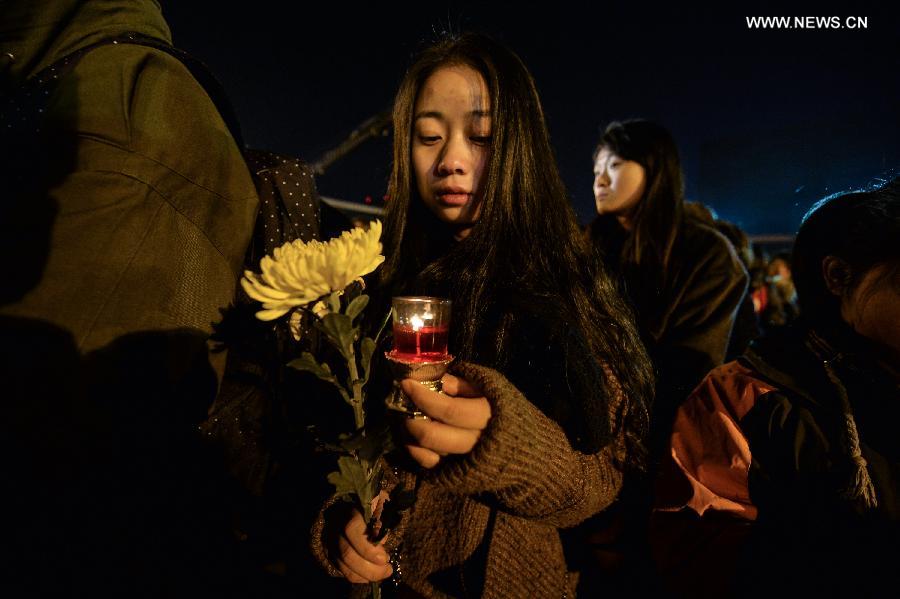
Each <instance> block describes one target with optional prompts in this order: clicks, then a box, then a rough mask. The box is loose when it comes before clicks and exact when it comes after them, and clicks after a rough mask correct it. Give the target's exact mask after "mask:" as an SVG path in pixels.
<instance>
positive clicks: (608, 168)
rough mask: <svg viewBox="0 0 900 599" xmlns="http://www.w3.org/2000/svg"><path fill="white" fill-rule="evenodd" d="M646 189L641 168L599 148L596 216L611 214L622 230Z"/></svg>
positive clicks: (595, 170) (596, 180)
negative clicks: (616, 218) (617, 220)
mask: <svg viewBox="0 0 900 599" xmlns="http://www.w3.org/2000/svg"><path fill="white" fill-rule="evenodd" d="M646 186H647V173H646V172H645V170H644V167H643V166H641V165H640V164H638V163H637V162H635V161H633V160H625V159H624V158H622V157H621V156H619V155H618V154H616V153H614V152H611V151H610V150H609V148H601V149H600V152H599V153H598V154H597V159H596V160H595V161H594V202H595V203H596V206H597V214H613V215H615V216H616V217H618V219H619V222H620V223H622V225H623V226H625V228H631V221H630V217H631V215H632V214H633V213H634V209H635V208H636V207H637V205H638V202H639V201H640V200H641V197H642V196H643V195H644V189H645V188H646Z"/></svg>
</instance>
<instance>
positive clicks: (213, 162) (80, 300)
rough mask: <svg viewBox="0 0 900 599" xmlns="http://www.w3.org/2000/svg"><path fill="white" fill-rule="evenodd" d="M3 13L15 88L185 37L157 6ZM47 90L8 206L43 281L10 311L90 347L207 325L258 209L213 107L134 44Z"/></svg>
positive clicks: (121, 0) (173, 63)
mask: <svg viewBox="0 0 900 599" xmlns="http://www.w3.org/2000/svg"><path fill="white" fill-rule="evenodd" d="M3 10H4V13H5V14H4V18H3V20H2V24H0V53H6V52H9V53H10V54H12V55H13V56H14V57H15V58H14V60H13V62H12V65H11V68H9V69H7V73H6V86H7V87H10V86H11V87H13V89H15V86H16V85H19V84H21V83H22V82H23V81H25V80H26V79H28V78H32V81H34V78H35V76H37V75H38V74H40V73H42V72H43V75H42V77H43V78H50V79H53V78H54V76H55V75H56V73H55V72H54V73H47V72H46V71H45V69H46V68H47V67H48V66H50V65H52V64H54V63H56V62H57V61H58V60H59V59H60V58H62V57H64V56H67V55H69V54H71V53H72V52H74V51H76V50H78V49H80V48H83V47H86V46H88V45H91V44H93V43H96V42H98V41H100V40H103V39H107V38H110V37H113V36H116V35H120V34H122V33H125V32H137V33H140V34H142V35H145V36H149V37H151V38H153V39H154V40H158V41H160V42H164V43H169V44H170V43H171V41H172V40H171V34H170V32H169V28H168V25H167V24H166V22H165V20H164V19H163V16H162V14H161V12H160V9H159V5H158V4H157V3H156V2H152V1H150V0H104V1H94V0H88V1H84V0H82V1H74V0H62V1H59V0H57V1H33V0H29V1H17V0H13V1H11V2H7V3H4V8H3ZM7 60H9V59H8V58H7ZM10 82H11V83H10ZM47 92H48V93H47V97H46V106H45V107H43V108H42V109H41V115H42V120H41V121H40V122H39V123H38V125H39V126H36V127H35V133H34V135H35V136H38V137H37V138H36V139H38V140H39V148H40V150H39V151H38V152H35V153H34V154H35V155H34V156H33V157H32V158H31V159H30V160H31V163H30V166H31V167H33V168H34V172H33V173H29V175H28V178H29V181H28V183H29V186H28V187H29V188H28V189H24V188H17V187H15V186H14V187H13V195H14V196H15V197H12V198H7V200H6V201H7V202H11V203H12V204H10V205H11V206H13V207H12V208H9V207H7V208H5V211H6V216H7V217H11V218H9V220H10V221H14V222H15V223H16V224H15V225H14V226H12V225H4V227H3V228H4V236H5V238H6V240H5V242H4V245H9V246H10V247H9V249H10V250H12V251H14V252H16V253H17V255H18V256H19V257H22V258H24V259H25V260H26V262H28V261H29V260H30V261H31V262H32V263H33V264H31V266H30V267H29V270H30V272H32V273H33V274H34V276H33V280H31V281H28V282H27V284H26V283H23V282H22V281H18V282H17V284H18V287H19V288H18V289H16V290H14V291H15V292H16V293H14V294H13V295H12V296H11V297H10V295H9V290H7V293H5V294H4V298H3V299H4V301H3V302H2V303H3V304H5V305H2V306H0V315H4V316H9V317H15V318H27V319H37V320H40V321H45V322H49V323H51V324H53V325H56V326H58V327H61V328H62V329H64V330H66V331H68V332H70V333H71V335H72V336H73V338H74V341H75V344H76V345H77V347H78V349H79V350H80V351H81V352H82V353H86V352H89V351H92V350H95V349H98V348H101V347H104V346H107V345H108V344H110V343H111V342H112V341H113V340H116V339H118V338H120V337H122V336H123V335H126V334H129V333H136V332H154V333H157V332H163V331H172V330H190V331H195V332H197V333H201V332H202V333H203V334H208V333H209V332H210V331H211V330H212V329H211V325H212V323H213V322H214V321H217V320H218V319H219V317H220V314H219V309H220V308H222V307H225V306H227V305H228V304H229V303H230V302H231V300H232V297H233V294H234V291H235V284H236V280H237V276H238V274H239V269H240V267H241V263H242V259H243V256H244V252H245V249H246V246H247V244H248V242H249V239H250V234H251V231H252V228H253V224H254V219H255V216H256V212H257V204H258V199H257V196H256V192H255V190H254V187H253V183H252V181H251V178H250V174H249V171H248V169H247V167H246V165H245V163H244V160H243V158H242V156H241V152H240V149H239V148H238V147H237V145H236V143H235V141H234V139H233V138H232V136H231V134H230V133H229V131H228V129H227V127H226V126H225V124H224V122H223V120H222V118H221V117H220V115H219V113H218V112H217V110H216V108H215V107H214V105H213V102H212V101H211V100H210V98H209V97H208V96H207V94H206V92H205V91H204V90H203V88H202V87H201V86H200V85H199V84H198V83H197V82H196V81H195V79H194V78H193V77H192V76H191V74H190V73H189V71H188V70H187V68H185V67H184V66H183V65H182V64H181V63H180V62H179V61H178V60H177V59H175V58H173V57H172V56H170V55H169V54H167V53H165V52H162V51H159V50H155V49H152V48H148V47H145V46H138V45H130V44H117V45H105V46H102V47H99V48H97V49H94V50H91V51H90V52H88V53H86V54H85V55H84V56H83V57H82V58H80V59H79V60H78V62H77V63H76V65H75V66H74V68H72V69H71V70H69V71H68V72H67V73H65V74H64V75H60V76H58V77H57V78H56V79H55V80H54V81H53V82H52V86H51V87H50V88H48V89H47ZM17 109H18V107H15V110H17ZM10 110H13V109H10ZM0 143H12V142H11V141H10V140H8V139H7V140H4V141H3V142H0ZM7 149H9V148H7ZM13 151H15V149H13ZM35 183H37V184H36V185H35ZM8 189H9V187H8V186H7V190H8ZM7 193H9V191H7ZM35 214H47V215H48V217H47V218H36V217H34V215H35ZM7 229H9V230H7ZM35 257H40V259H36V258H35ZM25 279H27V277H25Z"/></svg>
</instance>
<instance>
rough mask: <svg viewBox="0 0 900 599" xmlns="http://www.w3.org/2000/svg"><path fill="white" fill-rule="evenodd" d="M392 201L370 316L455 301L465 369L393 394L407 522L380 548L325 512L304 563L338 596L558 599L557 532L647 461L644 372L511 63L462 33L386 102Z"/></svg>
mask: <svg viewBox="0 0 900 599" xmlns="http://www.w3.org/2000/svg"><path fill="white" fill-rule="evenodd" d="M389 195H390V201H389V204H388V214H387V217H386V221H385V231H386V234H385V238H384V243H385V249H386V251H385V255H386V256H387V260H386V263H385V266H384V267H383V269H382V271H381V281H380V295H381V297H382V302H383V304H384V305H387V303H388V302H389V301H390V298H391V297H392V296H397V295H409V294H426V295H432V296H439V297H446V298H449V299H451V300H452V302H453V315H452V325H451V333H450V350H451V352H452V353H454V354H455V355H456V356H457V357H458V358H459V359H460V361H459V363H458V364H457V365H456V366H455V367H452V368H451V374H448V375H445V377H444V381H443V383H444V387H443V394H438V393H434V392H431V391H429V390H428V389H426V388H425V387H423V386H421V385H420V384H418V383H416V382H414V381H411V380H404V381H402V387H403V389H404V391H405V392H406V394H407V395H408V396H409V397H410V398H411V400H412V401H413V402H414V403H415V404H416V406H417V407H418V409H419V410H421V411H423V412H424V413H425V414H427V415H428V416H429V419H427V420H421V419H408V420H405V421H403V422H402V424H401V429H402V431H403V433H404V434H405V438H403V439H401V440H400V441H399V444H400V445H401V447H403V449H404V450H405V452H406V454H407V455H408V456H409V457H411V458H412V460H414V462H415V464H416V467H415V468H408V467H406V466H404V465H403V464H399V465H398V471H397V472H398V479H399V484H400V485H402V487H403V488H405V489H409V488H412V487H414V486H417V498H416V502H415V504H414V505H413V507H411V508H410V509H409V510H408V512H407V513H406V514H405V515H404V518H403V521H402V522H401V524H400V526H399V527H398V528H397V529H395V530H394V531H393V532H391V533H390V534H389V536H388V539H387V541H386V542H385V543H384V544H373V543H371V542H370V541H369V539H367V537H366V535H365V528H366V527H365V523H364V522H363V521H362V518H361V516H360V515H359V514H358V513H350V514H348V513H347V512H345V511H342V510H323V519H321V520H320V522H319V523H318V525H319V528H318V529H317V530H316V531H315V532H316V534H314V536H313V544H314V551H315V552H316V553H317V554H318V556H319V557H320V558H321V561H322V562H323V564H324V565H326V566H327V567H328V568H329V569H330V571H331V572H332V573H333V574H334V575H342V576H345V577H346V578H348V579H349V580H350V581H351V582H355V583H362V582H366V581H374V580H380V579H384V578H386V577H387V576H389V575H390V574H391V572H392V571H393V570H400V571H401V572H402V580H400V581H399V582H398V584H399V588H400V589H401V591H404V590H405V591H411V592H413V593H415V594H418V595H424V596H429V597H431V596H448V595H449V596H457V597H458V596H483V597H500V596H504V597H505V596H526V595H531V596H535V597H560V596H566V595H567V594H568V596H571V595H572V594H573V593H574V591H575V586H576V584H577V575H573V571H574V570H576V569H577V568H575V567H573V564H572V563H571V562H570V563H567V560H566V557H564V554H563V541H562V540H561V535H560V529H562V528H568V527H573V526H575V525H577V524H578V523H580V522H582V521H583V520H585V519H586V518H589V517H591V516H592V515H594V514H595V513H597V512H599V511H601V510H603V509H604V508H605V507H606V506H608V505H609V504H610V503H611V502H612V501H613V500H614V499H615V497H616V494H617V493H618V490H619V487H620V485H621V481H622V472H623V470H625V469H627V468H629V467H631V466H633V465H635V464H636V463H638V462H639V461H640V460H641V455H642V453H641V452H642V437H643V434H644V432H645V429H646V425H647V408H646V404H647V402H648V401H649V398H650V395H651V393H652V375H651V371H650V367H649V362H648V358H647V356H646V354H645V352H644V350H643V347H642V346H641V343H640V340H639V337H638V335H637V332H636V329H635V327H634V325H633V323H632V320H631V314H630V312H629V310H628V308H627V307H626V306H625V304H624V303H623V301H622V300H621V298H620V297H619V296H618V295H617V294H616V292H615V290H614V288H613V285H612V284H611V282H610V280H609V279H608V278H607V277H606V276H605V275H604V274H603V271H602V268H600V267H599V266H598V265H596V264H595V263H594V261H593V260H592V258H591V253H590V251H589V250H588V248H587V247H585V245H584V244H583V240H582V239H581V237H580V235H579V231H578V226H577V222H576V219H575V216H574V213H573V210H572V208H571V206H570V205H569V202H568V199H567V197H566V192H565V189H564V187H563V184H562V181H561V179H560V177H559V174H558V171H557V168H556V164H555V162H554V158H553V151H552V149H551V146H550V140H549V134H548V132H547V127H546V125H545V123H544V118H543V112H542V109H541V105H540V101H539V99H538V94H537V91H536V88H535V85H534V81H533V80H532V78H531V75H530V74H529V73H528V70H527V69H526V67H525V66H524V65H523V64H522V62H521V60H520V59H519V58H518V57H517V56H516V55H515V54H513V53H512V52H511V51H509V50H508V49H506V48H504V47H503V46H501V45H499V44H497V43H495V42H493V41H491V40H490V39H488V38H485V37H483V36H479V35H472V34H466V35H462V36H459V37H455V38H449V39H446V40H445V41H442V42H440V43H438V44H437V45H435V46H433V47H431V48H429V49H427V50H426V51H425V52H423V53H422V54H421V55H420V57H419V58H418V60H417V61H416V62H415V64H414V65H413V66H412V67H411V68H410V70H409V71H408V72H407V74H406V76H405V78H404V80H403V82H402V83H401V86H400V89H399V92H398V94H397V99H396V102H395V106H394V164H393V170H392V174H391V181H390V190H389ZM598 269H599V270H598ZM598 273H599V274H598ZM373 313H377V311H373ZM415 470H418V472H419V474H418V484H416V483H415V482H414V479H415V478H416V475H414V474H413V471H415ZM391 551H392V552H393V556H394V557H396V556H397V555H399V556H400V561H399V563H398V562H397V561H396V560H394V561H393V562H392V564H389V563H388V557H389V552H391ZM398 566H399V567H398ZM396 574H397V573H396V572H395V576H396Z"/></svg>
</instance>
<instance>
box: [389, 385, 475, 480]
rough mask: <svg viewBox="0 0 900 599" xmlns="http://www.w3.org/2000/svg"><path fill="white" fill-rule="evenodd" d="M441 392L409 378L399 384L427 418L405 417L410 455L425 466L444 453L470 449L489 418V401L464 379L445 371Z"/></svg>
mask: <svg viewBox="0 0 900 599" xmlns="http://www.w3.org/2000/svg"><path fill="white" fill-rule="evenodd" d="M441 381H442V385H443V393H437V392H435V391H431V390H430V389H428V388H427V387H425V386H424V385H422V384H421V383H418V382H416V381H414V380H412V379H404V380H403V381H402V382H401V383H400V385H401V387H402V388H403V392H404V393H406V395H407V396H408V397H409V398H410V400H412V402H413V403H414V404H416V406H417V407H418V409H419V410H421V411H422V412H424V413H425V415H427V416H428V417H429V420H423V419H406V420H404V426H405V428H406V432H407V433H408V434H409V437H410V440H409V442H408V443H407V444H406V449H407V451H409V455H410V456H412V458H413V459H414V460H415V461H416V462H418V463H419V464H420V465H421V466H422V467H424V468H434V467H435V466H437V465H438V463H439V462H440V461H441V456H444V455H447V454H451V453H453V454H465V453H469V452H470V451H471V450H472V448H473V447H475V443H477V442H478V439H479V438H480V437H481V431H483V430H484V429H485V427H486V426H487V423H488V421H489V420H490V418H491V405H490V404H489V403H488V400H487V399H486V398H485V397H484V394H483V393H482V391H481V389H479V388H478V387H476V386H475V385H474V384H472V383H470V382H469V381H467V380H465V379H461V378H459V377H456V376H453V375H452V374H445V375H444V376H443V378H442V379H441Z"/></svg>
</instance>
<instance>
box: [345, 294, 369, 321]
mask: <svg viewBox="0 0 900 599" xmlns="http://www.w3.org/2000/svg"><path fill="white" fill-rule="evenodd" d="M368 304H369V296H368V295H360V296H359V297H357V298H355V299H354V300H353V301H352V302H350V305H349V306H347V312H346V314H347V316H349V317H350V318H351V319H353V318H356V317H357V316H359V314H360V313H361V312H362V311H363V310H365V309H366V306H367V305H368Z"/></svg>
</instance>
